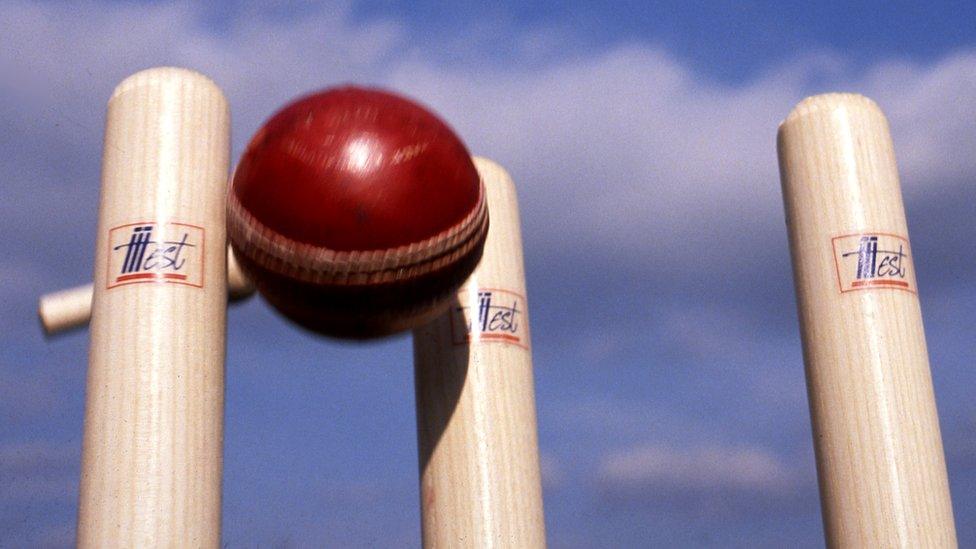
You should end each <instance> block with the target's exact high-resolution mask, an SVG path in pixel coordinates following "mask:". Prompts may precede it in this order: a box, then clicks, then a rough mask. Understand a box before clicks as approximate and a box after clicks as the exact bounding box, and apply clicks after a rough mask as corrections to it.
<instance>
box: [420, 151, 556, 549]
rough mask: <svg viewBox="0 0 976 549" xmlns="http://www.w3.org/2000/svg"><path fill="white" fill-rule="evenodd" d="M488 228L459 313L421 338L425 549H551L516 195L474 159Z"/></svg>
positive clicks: (495, 171) (487, 164)
mask: <svg viewBox="0 0 976 549" xmlns="http://www.w3.org/2000/svg"><path fill="white" fill-rule="evenodd" d="M475 164H476V166H477V168H478V171H479V173H480V174H481V177H482V180H483V181H484V184H485V188H486V192H487V198H488V209H489V217H490V227H489V230H488V238H487V241H486V243H485V251H484V256H483V258H482V260H481V263H480V265H479V266H478V268H477V269H476V270H475V272H474V274H472V275H471V277H470V279H468V281H467V282H466V283H465V285H464V287H462V289H461V290H460V291H459V293H458V299H457V300H456V301H455V302H454V303H453V304H452V306H451V309H450V310H449V311H448V312H447V313H446V314H444V315H443V316H441V317H440V318H439V319H437V320H436V321H434V322H432V323H430V324H428V325H426V326H424V327H422V328H419V329H417V330H415V331H414V363H415V368H416V393H417V428H418V431H417V432H418V441H419V449H420V467H421V471H420V476H421V478H420V489H421V515H422V531H423V542H424V546H425V547H445V548H446V547H519V548H532V547H543V546H545V525H544V520H543V512H542V487H541V480H540V472H539V450H538V441H537V435H536V414H535V396H534V390H533V381H532V352H531V343H530V338H529V318H528V309H527V304H526V294H525V274H524V272H523V262H522V237H521V232H520V225H519V213H518V203H517V199H516V194H515V186H514V184H513V182H512V180H511V178H510V177H509V175H508V174H507V173H506V172H505V170H504V169H502V168H501V167H500V166H499V165H498V164H495V163H494V162H492V161H490V160H486V159H483V158H475Z"/></svg>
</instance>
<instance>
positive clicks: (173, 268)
mask: <svg viewBox="0 0 976 549" xmlns="http://www.w3.org/2000/svg"><path fill="white" fill-rule="evenodd" d="M108 242H109V244H108V286H107V287H108V288H115V287H117V286H122V285H125V284H138V283H143V282H154V283H160V282H163V283H171V284H185V285H187V286H195V287H197V288H202V287H203V242H204V230H203V227H198V226H196V225H189V224H186V223H172V222H170V223H156V222H153V221H149V222H145V223H129V224H127V225H120V226H118V227H113V228H111V229H109V231H108Z"/></svg>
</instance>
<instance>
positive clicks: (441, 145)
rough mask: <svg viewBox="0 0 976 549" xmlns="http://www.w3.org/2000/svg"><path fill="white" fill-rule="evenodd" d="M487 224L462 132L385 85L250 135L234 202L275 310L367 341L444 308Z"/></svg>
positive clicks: (318, 100)
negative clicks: (461, 136)
mask: <svg viewBox="0 0 976 549" xmlns="http://www.w3.org/2000/svg"><path fill="white" fill-rule="evenodd" d="M487 231H488V210H487V206H486V203H485V191H484V187H483V184H482V182H481V178H480V177H479V175H478V171H477V170H476V169H475V166H474V163H473V162H472V160H471V155H470V153H469V152H468V150H467V148H466V147H465V146H464V144H463V143H462V142H461V140H460V139H459V138H458V137H457V136H456V135H455V134H454V132H453V131H452V130H451V129H450V128H449V127H448V126H447V125H446V124H445V123H444V122H442V121H441V120H440V119H439V118H438V117H437V116H435V115H434V114H432V113H431V112H430V111H428V110H427V109H425V108H424V107H422V106H420V105H418V104H417V103H414V102H413V101H410V100H408V99H405V98H403V97H400V96H397V95H394V94H392V93H389V92H386V91H381V90H377V89H368V88H360V87H343V88H335V89H329V90H324V91H320V92H317V93H313V94H311V95H308V96H305V97H303V98H300V99H298V100H296V101H294V102H293V103H291V104H289V105H287V106H285V107H284V108H283V109H281V110H280V111H278V112H277V113H275V114H274V115H273V116H272V117H271V118H270V119H269V120H267V121H266V122H265V123H264V125H263V126H262V127H261V129H260V130H258V132H257V133H256V134H255V135H254V137H253V138H252V139H251V142H250V143H249V144H248V146H247V149H246V150H245V151H244V154H243V156H242V157H241V160H240V162H239V163H238V165H237V168H236V170H235V172H234V176H233V178H232V181H231V186H230V190H229V193H228V199H227V234H228V237H229V239H230V242H231V245H232V246H233V248H234V252H235V254H236V256H237V258H238V260H239V262H240V263H241V266H242V268H243V269H244V270H245V272H247V274H248V275H249V276H250V277H251V279H252V280H253V281H254V282H255V285H256V286H257V288H258V291H259V292H261V294H262V295H263V296H264V297H265V299H266V300H267V301H268V302H269V303H271V304H272V305H273V306H274V307H275V308H276V309H277V310H278V311H280V312H281V313H282V314H284V315H285V316H286V317H288V318H289V319H291V320H293V321H295V322H296V323H298V324H299V325H301V326H303V327H305V328H308V329H310V330H312V331H315V332H319V333H322V334H326V335H331V336H335V337H345V338H354V339H362V338H370V337H379V336H384V335H389V334H392V333H395V332H398V331H401V330H406V329H410V328H413V327H416V326H419V325H420V324H422V323H424V322H427V321H429V320H431V319H433V318H434V317H436V316H437V315H438V314H440V313H442V312H443V311H444V310H445V309H446V307H447V306H448V304H449V302H450V298H452V297H453V295H454V293H455V292H456V290H457V288H458V287H459V286H460V285H461V283H463V282H464V280H465V279H466V278H467V277H468V276H469V275H470V274H471V271H473V270H474V268H475V266H476V265H477V264H478V261H479V260H480V259H481V252H482V249H483V247H484V241H485V236H486V234H487Z"/></svg>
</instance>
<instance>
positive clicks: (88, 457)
mask: <svg viewBox="0 0 976 549" xmlns="http://www.w3.org/2000/svg"><path fill="white" fill-rule="evenodd" d="M229 122H230V120H229V113H228V107H227V102H226V100H225V98H224V96H223V94H222V93H221V91H220V89H218V87H217V86H216V85H215V84H214V83H213V82H211V81H210V80H209V79H207V78H206V77H204V76H202V75H200V74H198V73H195V72H192V71H189V70H184V69H177V68H156V69H149V70H146V71H143V72H140V73H137V74H135V75H133V76H131V77H129V78H127V79H126V80H125V81H123V82H122V83H121V84H119V86H118V87H117V88H116V90H115V92H114V94H113V95H112V97H111V99H110V100H109V104H108V115H107V122H106V130H105V147H104V157H103V166H102V194H101V203H100V209H99V226H98V236H97V245H96V247H95V272H94V277H93V280H94V297H93V302H92V319H91V350H90V355H89V366H88V381H87V400H86V406H85V429H84V442H83V451H82V472H81V490H80V492H81V494H80V502H79V511H78V534H77V535H78V545H79V546H81V547H216V546H218V545H219V542H220V505H221V497H220V488H221V447H222V429H223V398H224V352H225V350H224V346H225V316H226V304H227V278H226V271H225V268H226V260H225V258H226V253H225V250H226V247H227V243H226V236H225V225H224V223H225V220H224V203H225V190H226V182H227V176H228V156H229ZM136 229H139V230H141V231H142V232H138V231H137V230H136ZM145 234H151V238H149V239H148V240H146V241H140V240H138V238H141V237H139V235H145ZM184 237H186V239H185V240H183V238H184ZM180 243H182V244H180ZM139 250H142V251H141V253H137V252H139ZM177 251H178V252H179V253H178V254H177ZM129 252H132V254H130V253H129ZM174 259H175V260H176V261H175V262H174V261H173V260H174ZM181 260H182V263H180V261H181ZM177 266H179V267H178V268H177ZM180 277H184V278H180Z"/></svg>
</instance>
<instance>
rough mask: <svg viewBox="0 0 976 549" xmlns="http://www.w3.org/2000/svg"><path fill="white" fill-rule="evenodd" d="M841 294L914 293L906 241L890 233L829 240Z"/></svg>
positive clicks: (845, 236) (913, 278)
mask: <svg viewBox="0 0 976 549" xmlns="http://www.w3.org/2000/svg"><path fill="white" fill-rule="evenodd" d="M831 242H832V245H833V252H834V264H835V266H836V267H837V284H838V285H839V286H840V291H841V293H846V292H853V291H855V290H878V289H889V290H904V291H908V292H912V293H915V292H916V287H915V273H914V269H913V265H912V260H911V256H910V255H909V254H910V249H909V246H908V239H907V238H905V237H902V236H898V235H894V234H889V233H859V234H850V235H843V236H838V237H834V238H833V239H831Z"/></svg>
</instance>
